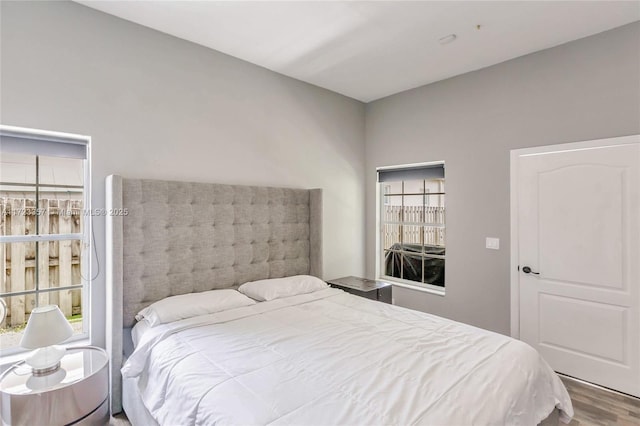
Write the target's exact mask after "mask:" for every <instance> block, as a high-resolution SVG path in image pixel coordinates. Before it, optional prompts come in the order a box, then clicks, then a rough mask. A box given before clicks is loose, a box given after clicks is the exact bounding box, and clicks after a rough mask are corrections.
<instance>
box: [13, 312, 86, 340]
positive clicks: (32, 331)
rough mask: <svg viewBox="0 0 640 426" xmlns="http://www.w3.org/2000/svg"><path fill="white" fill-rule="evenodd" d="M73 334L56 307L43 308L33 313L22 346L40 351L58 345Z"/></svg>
mask: <svg viewBox="0 0 640 426" xmlns="http://www.w3.org/2000/svg"><path fill="white" fill-rule="evenodd" d="M72 334H73V328H71V324H69V321H67V319H66V318H65V317H64V315H63V314H62V312H61V311H60V308H58V307H57V306H56V305H49V306H42V307H39V308H35V309H34V310H33V311H31V316H30V317H29V322H28V323H27V328H25V330H24V334H23V335H22V340H21V341H20V346H22V347H23V348H27V349H38V348H44V347H46V346H51V345H57V344H58V343H62V342H64V341H65V340H67V339H68V338H69V337H71V335H72Z"/></svg>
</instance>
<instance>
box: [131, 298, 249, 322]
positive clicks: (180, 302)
mask: <svg viewBox="0 0 640 426" xmlns="http://www.w3.org/2000/svg"><path fill="white" fill-rule="evenodd" d="M255 303H256V302H255V301H254V300H251V299H249V298H248V297H247V296H245V295H243V294H240V293H238V292H237V291H236V290H232V289H224V290H210V291H203V292H201V293H188V294H180V295H178V296H170V297H167V298H165V299H162V300H159V301H157V302H155V303H154V304H152V305H150V306H147V307H146V308H144V309H143V310H141V311H140V312H138V315H136V319H137V320H138V321H142V320H146V321H147V322H148V323H149V325H150V326H151V327H155V326H156V325H159V324H165V323H167V322H172V321H178V320H181V319H186V318H191V317H195V316H198V315H206V314H212V313H214V312H220V311H226V310H228V309H234V308H239V307H242V306H249V305H255Z"/></svg>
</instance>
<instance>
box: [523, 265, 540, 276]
mask: <svg viewBox="0 0 640 426" xmlns="http://www.w3.org/2000/svg"><path fill="white" fill-rule="evenodd" d="M522 272H524V273H525V274H534V275H540V272H533V271H532V270H531V268H530V267H528V266H523V267H522Z"/></svg>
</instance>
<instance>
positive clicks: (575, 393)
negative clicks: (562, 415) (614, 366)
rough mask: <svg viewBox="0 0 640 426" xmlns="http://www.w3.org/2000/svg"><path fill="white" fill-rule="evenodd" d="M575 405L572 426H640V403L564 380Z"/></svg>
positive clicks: (607, 391) (627, 397)
mask: <svg viewBox="0 0 640 426" xmlns="http://www.w3.org/2000/svg"><path fill="white" fill-rule="evenodd" d="M560 378H561V379H562V382H563V383H564V385H565V386H566V387H567V390H568V391H569V395H570V396H571V401H572V402H573V410H574V416H573V420H571V423H569V426H613V425H616V426H617V425H620V426H640V399H639V398H634V397H632V396H628V395H624V394H621V393H617V392H613V391H609V390H606V389H602V388H599V387H595V386H590V385H587V384H584V383H582V382H579V381H576V380H574V379H571V378H569V377H565V376H560Z"/></svg>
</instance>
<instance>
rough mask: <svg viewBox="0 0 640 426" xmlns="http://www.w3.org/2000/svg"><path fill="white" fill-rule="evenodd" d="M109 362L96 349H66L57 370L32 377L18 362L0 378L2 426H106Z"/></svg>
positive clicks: (103, 354)
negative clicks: (5, 425) (69, 425)
mask: <svg viewBox="0 0 640 426" xmlns="http://www.w3.org/2000/svg"><path fill="white" fill-rule="evenodd" d="M108 396H109V358H108V356H107V353H106V352H105V351H104V350H103V349H100V348H97V347H93V346H84V347H76V348H68V349H67V351H66V354H65V355H64V357H63V358H62V360H61V361H60V368H59V369H58V370H56V371H54V372H52V373H50V374H47V375H43V376H34V375H33V374H32V373H31V367H29V366H27V365H26V364H24V362H20V363H18V364H16V365H14V366H12V367H10V368H9V369H8V370H7V371H5V372H4V373H3V374H2V376H1V378H0V403H1V408H2V409H1V410H0V412H1V413H2V424H3V425H4V424H7V425H14V426H15V425H68V424H73V425H106V424H108V423H109V402H108V399H109V398H108Z"/></svg>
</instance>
